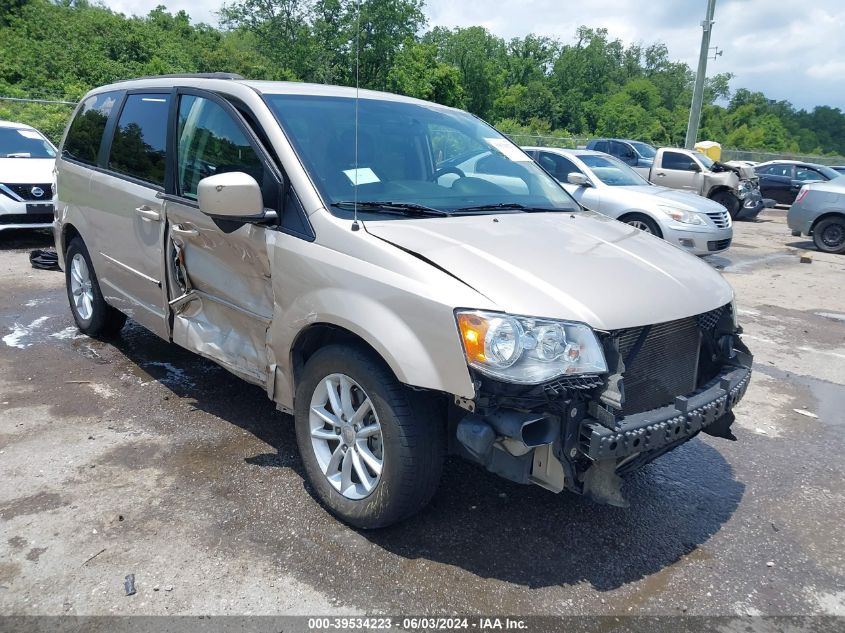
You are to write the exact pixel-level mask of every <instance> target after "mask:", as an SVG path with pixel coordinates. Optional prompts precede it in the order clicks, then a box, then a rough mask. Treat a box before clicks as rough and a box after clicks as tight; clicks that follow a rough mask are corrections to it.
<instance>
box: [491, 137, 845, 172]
mask: <svg viewBox="0 0 845 633" xmlns="http://www.w3.org/2000/svg"><path fill="white" fill-rule="evenodd" d="M507 137H508V138H509V139H511V140H512V141H513V142H514V143H516V144H517V145H531V146H536V147H560V148H562V149H579V148H581V149H583V148H584V147H586V145H587V141H588V140H589V137H586V136H542V135H540V134H508V135H507ZM729 160H748V161H753V162H755V163H762V162H765V161H768V160H800V161H804V162H807V163H818V164H820V165H845V156H838V155H836V156H830V155H828V156H820V155H816V154H793V153H789V152H764V151H760V150H747V149H732V148H725V147H723V148H722V161H723V162H727V161H729Z"/></svg>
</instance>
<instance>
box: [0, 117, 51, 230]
mask: <svg viewBox="0 0 845 633" xmlns="http://www.w3.org/2000/svg"><path fill="white" fill-rule="evenodd" d="M55 162H56V148H55V147H54V146H53V144H52V143H51V142H50V141H49V140H47V138H46V137H45V136H44V135H43V134H41V132H39V131H38V130H36V129H35V128H34V127H30V126H29V125H24V124H23V123H12V122H11V121H0V231H3V230H6V229H34V228H50V227H51V226H52V224H53V205H54V203H55V193H56V192H55V187H54V186H53V167H54V165H55Z"/></svg>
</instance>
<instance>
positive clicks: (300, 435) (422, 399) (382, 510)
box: [294, 345, 445, 529]
mask: <svg viewBox="0 0 845 633" xmlns="http://www.w3.org/2000/svg"><path fill="white" fill-rule="evenodd" d="M433 413H434V408H433V407H432V406H431V401H430V399H429V398H428V397H427V396H426V395H425V394H422V393H417V392H412V391H411V390H409V389H408V388H407V387H406V386H405V385H403V384H401V383H400V382H399V381H398V380H397V379H396V377H395V376H394V375H393V373H392V372H391V371H390V369H389V368H388V367H387V366H386V365H385V364H384V363H383V362H382V361H381V360H380V359H379V358H378V357H376V356H375V355H373V354H372V353H370V352H368V351H366V350H363V349H360V348H358V347H353V346H346V345H331V346H329V347H325V348H323V349H321V350H319V351H318V352H317V353H315V354H314V355H313V356H312V357H311V358H309V359H308V362H307V363H306V364H305V367H304V369H303V372H302V377H301V379H300V380H299V384H298V385H297V389H296V403H295V410H294V416H295V425H296V440H297V444H298V445H299V452H300V455H301V456H302V462H303V465H304V467H305V473H306V475H307V477H308V480H309V481H310V483H311V485H312V486H313V488H314V490H315V492H316V496H317V497H318V498H319V500H320V501H321V502H322V503H323V505H324V506H325V507H326V508H327V509H328V510H329V511H330V512H331V513H332V514H334V515H335V516H337V517H338V518H339V519H340V520H342V521H344V522H346V523H348V524H350V525H353V526H355V527H358V528H364V529H372V528H380V527H386V526H388V525H392V524H394V523H397V522H399V521H402V520H403V519H406V518H408V517H409V516H411V515H412V514H415V513H416V512H418V511H419V510H420V509H421V508H422V507H423V506H425V505H426V504H427V503H428V501H429V500H430V499H431V497H432V496H433V495H434V492H435V491H436V489H437V485H438V483H439V481H440V473H441V470H442V467H443V454H444V442H445V424H441V420H438V419H437V418H436V416H435V415H433Z"/></svg>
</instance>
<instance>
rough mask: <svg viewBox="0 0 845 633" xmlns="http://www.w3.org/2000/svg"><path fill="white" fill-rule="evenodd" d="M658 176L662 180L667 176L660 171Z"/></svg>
mask: <svg viewBox="0 0 845 633" xmlns="http://www.w3.org/2000/svg"><path fill="white" fill-rule="evenodd" d="M657 175H658V176H659V177H660V178H663V177H664V176H665V175H666V174H664V173H663V172H662V171H659V172H657Z"/></svg>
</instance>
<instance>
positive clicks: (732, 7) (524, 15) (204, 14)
mask: <svg viewBox="0 0 845 633" xmlns="http://www.w3.org/2000/svg"><path fill="white" fill-rule="evenodd" d="M103 1H104V4H106V5H107V6H109V7H110V8H112V9H114V10H116V11H120V12H123V13H126V14H130V13H136V14H145V13H146V12H148V11H150V10H151V9H153V8H154V7H155V6H156V5H159V4H165V5H166V6H167V8H168V10H170V11H172V12H176V11H179V10H180V9H184V10H185V11H186V12H187V13H188V14H189V15H190V16H191V17H192V19H193V20H194V21H201V22H208V23H210V24H216V23H217V19H216V15H215V13H216V11H217V10H218V9H219V7H220V5H221V0H190V1H189V0H171V1H170V2H167V1H166V0H131V1H130V0H103ZM363 1H365V2H366V0H363ZM706 5H707V2H706V0H647V1H646V2H643V1H641V0H506V1H503V0H426V4H425V14H426V16H427V17H428V26H429V27H433V26H444V27H455V26H474V25H481V26H484V27H486V28H487V29H488V30H490V31H491V32H492V33H494V34H496V35H498V36H500V37H504V38H507V39H509V38H512V37H522V36H524V35H526V34H528V33H536V34H538V35H546V36H550V37H555V38H557V39H559V40H560V41H562V42H564V43H569V42H571V41H572V40H573V38H574V35H575V29H576V28H577V27H578V26H579V25H582V24H583V25H586V26H590V27H605V28H607V30H608V32H609V35H610V36H611V37H612V38H619V39H621V40H622V41H623V42H625V43H626V44H630V43H634V42H642V43H645V44H650V43H653V42H655V41H662V42H664V43H665V44H666V45H667V46H668V48H669V54H670V57H671V58H672V59H677V60H681V61H685V62H687V63H688V64H689V65H690V67H692V68H693V69H695V68H696V66H697V64H698V52H699V47H700V43H701V21H702V20H703V19H704V12H705V8H706ZM715 22H716V23H715V25H714V26H713V33H712V36H711V41H710V45H711V46H718V47H719V50H721V51H723V53H722V55H721V56H720V57H717V58H716V59H715V60H710V61H709V62H708V66H707V74H708V75H711V74H715V73H720V72H731V73H733V74H734V75H735V78H734V79H733V81H732V82H731V88H732V89H734V90H735V89H737V88H748V89H749V90H757V91H761V92H763V93H765V94H766V96H767V97H769V98H770V99H776V100H786V101H790V102H792V104H793V105H795V106H797V107H799V108H807V109H811V108H812V107H813V106H815V105H830V106H833V107H837V108H840V109H841V110H843V111H845V37H843V34H845V1H843V0H811V1H809V2H807V1H806V0H805V1H800V0H717V2H716V15H715Z"/></svg>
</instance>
